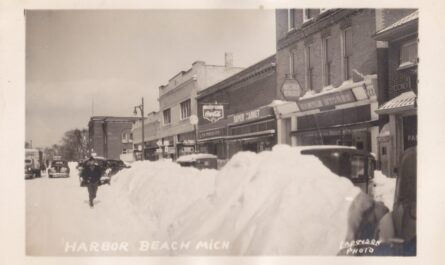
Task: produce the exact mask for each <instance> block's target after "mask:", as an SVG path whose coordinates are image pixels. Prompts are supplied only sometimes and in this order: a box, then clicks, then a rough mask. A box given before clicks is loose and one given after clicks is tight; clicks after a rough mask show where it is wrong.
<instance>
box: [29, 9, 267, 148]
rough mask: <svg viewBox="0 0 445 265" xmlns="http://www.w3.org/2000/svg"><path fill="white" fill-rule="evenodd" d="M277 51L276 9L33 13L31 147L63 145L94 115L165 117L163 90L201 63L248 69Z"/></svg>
mask: <svg viewBox="0 0 445 265" xmlns="http://www.w3.org/2000/svg"><path fill="white" fill-rule="evenodd" d="M275 50H276V38H275V11H274V10H271V9H269V10H32V11H27V12H26V52H25V53H26V61H25V64H26V117H25V119H26V124H25V128H26V141H32V145H33V147H45V146H50V145H52V144H57V143H59V142H60V140H61V139H62V137H63V134H64V133H65V132H66V131H68V130H71V129H75V128H79V129H81V128H87V126H88V121H89V118H90V117H91V116H92V115H95V116H99V115H109V116H133V109H134V106H136V105H139V104H140V102H141V97H144V101H145V112H146V113H148V112H150V111H156V110H158V101H157V98H158V88H159V86H160V85H163V84H166V83H167V82H168V80H169V79H170V78H171V77H173V76H174V75H176V74H177V73H178V72H180V71H182V70H187V69H189V68H190V67H191V64H192V63H193V62H194V61H198V60H201V61H205V62H206V63H208V64H213V65H224V53H225V52H231V53H232V54H233V58H234V65H235V66H242V67H247V66H249V65H252V64H254V63H256V62H258V61H260V60H262V59H264V58H266V57H268V56H270V55H272V54H274V53H275Z"/></svg>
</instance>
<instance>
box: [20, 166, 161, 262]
mask: <svg viewBox="0 0 445 265" xmlns="http://www.w3.org/2000/svg"><path fill="white" fill-rule="evenodd" d="M73 165H74V164H71V165H70V167H71V169H72V171H71V174H70V177H69V178H60V179H49V178H47V177H46V176H45V175H44V176H43V177H42V178H41V179H33V180H29V181H26V236H27V240H26V243H27V244H26V251H27V254H28V255H69V256H71V255H88V256H91V255H129V254H130V255H131V254H135V253H136V249H135V248H132V247H131V246H136V245H137V243H138V241H139V240H146V239H147V237H148V236H149V234H148V233H149V231H152V229H151V228H150V227H148V226H147V223H143V222H142V221H141V220H140V219H138V217H137V216H138V215H137V214H135V213H134V212H133V209H132V208H131V207H128V205H126V203H127V200H125V199H122V198H121V197H120V196H119V194H117V193H116V192H115V190H113V187H112V186H110V185H103V186H100V187H99V191H98V195H97V198H96V200H95V203H96V206H95V207H94V208H93V209H91V208H90V207H89V205H88V193H87V189H86V188H83V187H80V185H79V178H78V172H77V170H75V167H74V166H73ZM106 242H109V243H114V246H111V245H110V246H109V247H108V246H107V245H106V244H107V243H106ZM115 242H120V243H119V247H120V249H119V248H118V249H117V250H113V249H111V247H113V248H114V249H115V248H116V243H115ZM82 243H84V244H83V245H82ZM95 243H98V244H99V246H95ZM103 243H105V245H102V244H103ZM126 245H128V246H127V247H126ZM85 246H86V249H85ZM96 249H97V251H96ZM107 249H109V250H107Z"/></svg>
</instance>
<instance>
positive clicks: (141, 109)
mask: <svg viewBox="0 0 445 265" xmlns="http://www.w3.org/2000/svg"><path fill="white" fill-rule="evenodd" d="M137 109H139V111H140V112H141V118H142V160H145V152H144V150H145V137H144V98H142V103H141V105H138V106H134V111H133V114H134V115H137V114H138V112H137Z"/></svg>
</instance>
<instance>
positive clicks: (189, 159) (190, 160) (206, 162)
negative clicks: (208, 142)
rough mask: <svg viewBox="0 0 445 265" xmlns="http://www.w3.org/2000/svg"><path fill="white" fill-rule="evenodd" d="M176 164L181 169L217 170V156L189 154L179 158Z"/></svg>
mask: <svg viewBox="0 0 445 265" xmlns="http://www.w3.org/2000/svg"><path fill="white" fill-rule="evenodd" d="M176 162H177V163H178V164H180V165H181V166H183V167H195V168H198V169H203V168H213V169H218V162H217V156H215V155H212V154H203V153H201V154H189V155H184V156H181V157H179V158H178V159H177V160H176Z"/></svg>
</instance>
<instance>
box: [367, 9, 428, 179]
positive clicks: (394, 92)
mask: <svg viewBox="0 0 445 265" xmlns="http://www.w3.org/2000/svg"><path fill="white" fill-rule="evenodd" d="M418 19H419V13H418V10H413V9H402V10H397V12H394V11H392V12H390V11H386V10H382V11H380V12H379V14H378V20H377V21H378V24H377V25H378V29H377V33H376V34H375V37H374V38H375V39H376V41H377V43H378V45H379V47H380V50H381V54H382V56H380V57H379V64H378V65H379V67H380V68H381V71H380V72H379V73H380V76H381V79H382V82H381V90H380V91H381V95H380V97H379V105H380V107H379V109H378V110H376V112H377V113H378V114H379V115H380V117H381V120H383V121H384V122H385V123H384V126H383V127H382V129H381V131H380V134H379V137H378V144H379V150H378V154H379V157H380V161H381V169H382V172H383V173H385V174H386V175H388V176H396V175H397V169H398V166H399V161H400V158H401V155H402V153H403V152H404V151H405V150H406V149H408V148H410V147H412V146H416V145H417V64H418V55H417V43H418Z"/></svg>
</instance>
